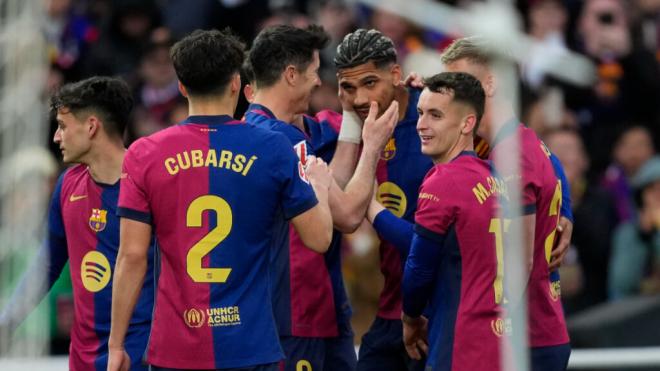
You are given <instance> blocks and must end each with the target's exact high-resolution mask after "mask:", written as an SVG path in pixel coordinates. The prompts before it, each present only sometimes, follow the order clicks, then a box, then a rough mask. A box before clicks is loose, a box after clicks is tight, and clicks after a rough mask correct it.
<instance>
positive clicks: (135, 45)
mask: <svg viewBox="0 0 660 371" xmlns="http://www.w3.org/2000/svg"><path fill="white" fill-rule="evenodd" d="M111 12H112V14H111V17H110V19H109V20H108V22H107V23H106V24H104V25H103V27H102V28H101V31H100V35H99V40H98V42H97V43H95V44H94V46H93V47H92V48H91V50H90V55H89V58H87V59H86V61H85V66H84V68H85V72H86V74H88V75H90V74H100V75H109V76H116V75H120V76H123V77H124V78H125V79H126V80H127V81H128V82H129V83H132V82H133V81H134V80H135V78H136V76H137V67H138V66H139V63H140V57H141V56H142V53H143V48H144V47H145V46H146V45H147V43H148V42H149V37H150V35H151V32H152V31H153V30H154V29H155V28H157V27H159V26H160V24H161V15H160V9H159V8H158V7H157V4H156V1H155V0H117V1H115V2H113V4H112V8H111Z"/></svg>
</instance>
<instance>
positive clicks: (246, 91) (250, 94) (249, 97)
mask: <svg viewBox="0 0 660 371" xmlns="http://www.w3.org/2000/svg"><path fill="white" fill-rule="evenodd" d="M243 95H244V96H245V100H246V101H248V103H252V101H253V100H254V89H253V88H252V85H251V84H246V85H245V86H244V87H243Z"/></svg>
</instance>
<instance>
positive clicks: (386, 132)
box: [330, 101, 399, 233]
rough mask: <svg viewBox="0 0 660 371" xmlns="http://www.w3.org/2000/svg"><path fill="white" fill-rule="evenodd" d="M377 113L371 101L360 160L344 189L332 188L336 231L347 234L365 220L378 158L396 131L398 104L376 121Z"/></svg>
mask: <svg viewBox="0 0 660 371" xmlns="http://www.w3.org/2000/svg"><path fill="white" fill-rule="evenodd" d="M377 114H378V104H377V103H375V102H372V104H371V107H370V110H369V116H368V117H367V119H366V120H365V121H364V128H363V131H362V136H363V140H364V146H363V148H362V153H361V155H360V160H359V161H358V164H357V167H356V169H355V174H353V177H352V178H351V180H350V181H349V182H348V184H347V185H346V188H345V190H344V191H342V190H341V188H339V186H338V185H337V183H336V182H333V184H332V185H331V186H330V208H331V210H332V218H333V221H334V224H335V226H336V227H337V229H339V230H340V231H342V232H345V233H350V232H354V231H355V230H356V229H357V228H358V227H359V226H360V223H362V220H363V219H364V216H365V213H366V211H367V206H369V201H370V200H371V196H372V192H373V184H374V182H375V179H376V167H377V166H378V159H379V156H380V153H381V151H382V150H383V148H384V147H385V144H386V142H387V140H388V139H389V138H390V137H391V135H392V132H393V131H394V126H395V125H396V122H397V119H398V114H399V105H398V103H397V102H396V101H393V102H392V103H391V104H390V106H389V107H388V109H387V110H386V111H385V113H383V115H381V117H379V118H376V115H377Z"/></svg>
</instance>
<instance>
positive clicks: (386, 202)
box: [376, 182, 408, 218]
mask: <svg viewBox="0 0 660 371" xmlns="http://www.w3.org/2000/svg"><path fill="white" fill-rule="evenodd" d="M376 199H377V200H378V202H380V204H381V205H383V206H385V207H386V208H387V209H388V210H390V211H391V212H392V214H394V215H396V216H397V217H399V218H401V217H402V216H403V214H405V213H406V207H407V206H408V202H407V200H406V194H405V193H403V190H402V189H401V188H399V186H398V185H396V184H394V183H392V182H385V183H383V184H381V185H379V186H378V194H377V195H376Z"/></svg>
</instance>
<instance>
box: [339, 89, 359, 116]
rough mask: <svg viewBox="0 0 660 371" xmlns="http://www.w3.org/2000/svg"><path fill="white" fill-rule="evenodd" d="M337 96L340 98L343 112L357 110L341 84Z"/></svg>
mask: <svg viewBox="0 0 660 371" xmlns="http://www.w3.org/2000/svg"><path fill="white" fill-rule="evenodd" d="M337 98H339V103H340V104H341V110H342V111H343V112H355V108H354V107H353V104H352V103H351V102H350V101H349V100H348V97H347V96H346V94H345V93H344V89H342V88H341V86H340V87H339V88H338V89H337Z"/></svg>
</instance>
